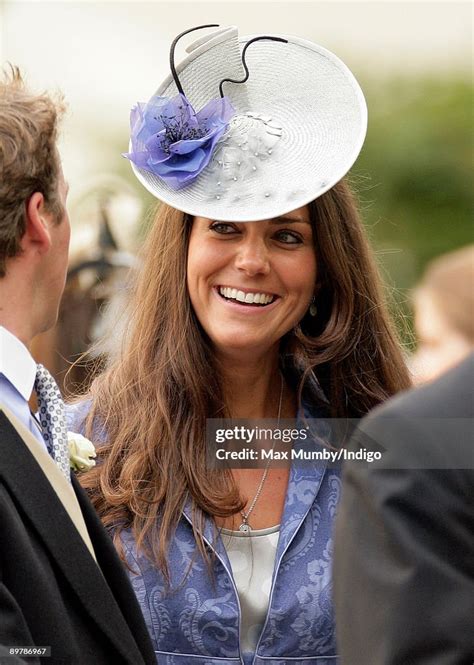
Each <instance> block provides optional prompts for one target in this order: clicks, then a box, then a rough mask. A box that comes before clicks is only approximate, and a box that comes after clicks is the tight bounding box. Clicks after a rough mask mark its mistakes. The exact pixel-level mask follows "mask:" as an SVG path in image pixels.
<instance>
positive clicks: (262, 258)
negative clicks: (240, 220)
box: [235, 238, 270, 275]
mask: <svg viewBox="0 0 474 665" xmlns="http://www.w3.org/2000/svg"><path fill="white" fill-rule="evenodd" d="M235 267H236V268H237V269H238V270H242V271H244V272H246V273H247V274H248V275H257V274H262V275H267V274H268V273H269V271H270V257H269V254H268V248H267V246H266V244H265V242H264V240H263V239H255V238H248V239H246V240H244V241H242V243H241V244H240V245H239V248H238V252H237V256H236V259H235Z"/></svg>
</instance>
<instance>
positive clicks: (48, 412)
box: [35, 364, 71, 482]
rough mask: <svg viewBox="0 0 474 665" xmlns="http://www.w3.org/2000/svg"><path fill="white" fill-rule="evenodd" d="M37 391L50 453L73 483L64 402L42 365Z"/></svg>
mask: <svg viewBox="0 0 474 665" xmlns="http://www.w3.org/2000/svg"><path fill="white" fill-rule="evenodd" d="M35 390H36V396H37V398H38V416H39V420H40V424H41V430H42V432H43V438H44V440H45V441H46V446H47V448H48V452H49V454H50V455H51V457H52V458H53V459H54V461H55V462H56V464H57V465H58V467H59V468H60V470H61V471H62V472H63V474H64V475H65V477H66V479H67V480H68V481H69V482H71V472H70V469H69V445H68V440H67V428H66V416H65V413H64V402H63V400H62V397H61V393H60V392H59V388H58V386H57V384H56V381H55V380H54V379H53V377H52V376H51V374H50V373H49V372H48V370H47V369H46V367H43V365H40V364H38V365H37V366H36V379H35Z"/></svg>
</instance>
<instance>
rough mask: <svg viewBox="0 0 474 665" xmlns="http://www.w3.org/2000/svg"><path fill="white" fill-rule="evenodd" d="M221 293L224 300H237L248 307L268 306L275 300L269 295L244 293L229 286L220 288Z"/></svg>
mask: <svg viewBox="0 0 474 665" xmlns="http://www.w3.org/2000/svg"><path fill="white" fill-rule="evenodd" d="M219 293H220V294H221V296H224V298H230V299H232V300H237V301H238V302H243V303H245V304H248V305H252V304H259V305H268V304H269V303H271V302H273V300H274V296H271V295H268V294H267V293H244V292H243V291H238V290H237V289H232V288H230V287H229V286H220V287H219Z"/></svg>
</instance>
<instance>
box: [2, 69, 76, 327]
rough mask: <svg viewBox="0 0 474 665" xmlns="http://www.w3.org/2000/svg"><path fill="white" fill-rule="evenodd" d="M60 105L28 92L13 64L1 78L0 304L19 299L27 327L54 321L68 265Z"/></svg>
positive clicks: (43, 95)
mask: <svg viewBox="0 0 474 665" xmlns="http://www.w3.org/2000/svg"><path fill="white" fill-rule="evenodd" d="M63 110H64V106H63V103H62V101H61V100H60V99H59V100H57V101H55V100H53V99H52V98H51V97H50V96H48V95H46V94H41V95H34V94H32V93H30V92H29V91H28V90H27V89H26V88H25V86H24V84H23V81H22V78H21V76H20V73H19V71H18V69H16V68H13V67H12V68H11V72H9V73H8V74H5V75H4V77H3V79H2V80H1V81H0V289H1V290H2V299H3V300H4V301H5V300H6V299H7V298H8V299H9V300H10V303H11V305H10V303H9V302H3V303H2V310H3V309H5V308H7V309H8V308H10V309H11V308H12V307H14V305H15V303H19V302H21V303H22V306H23V309H27V310H28V311H29V316H30V321H31V324H30V325H29V332H30V333H32V334H36V333H38V332H42V331H43V330H46V329H47V328H49V327H51V326H52V325H54V323H55V320H56V317H57V310H58V306H59V300H60V297H61V294H62V291H63V289H64V283H65V276H66V270H67V256H68V248H69V233H70V229H69V219H68V216H67V212H66V207H65V203H66V194H67V185H66V183H65V181H64V177H63V173H62V168H61V162H60V158H59V153H58V151H57V147H56V140H57V134H58V123H59V119H60V117H61V115H62V113H63ZM12 286H14V288H15V298H14V299H11V297H10V295H11V292H12ZM22 293H23V295H21V294H22ZM17 294H18V297H17ZM28 296H30V300H31V303H29V302H28ZM30 305H31V307H30ZM0 313H2V314H3V312H0ZM22 315H23V314H22ZM10 316H15V317H16V318H18V312H14V313H12V314H10ZM3 318H4V317H3ZM22 327H23V328H24V326H22Z"/></svg>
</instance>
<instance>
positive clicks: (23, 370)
mask: <svg viewBox="0 0 474 665" xmlns="http://www.w3.org/2000/svg"><path fill="white" fill-rule="evenodd" d="M0 374H3V376H5V378H7V379H8V381H10V383H11V384H12V385H13V386H14V387H15V388H16V389H17V390H18V392H19V393H20V395H21V396H22V397H23V398H24V399H25V400H27V401H28V400H29V399H30V397H31V393H32V392H33V386H34V384H35V378H36V362H35V360H34V359H33V356H32V355H31V353H30V352H29V351H28V349H27V348H26V346H25V345H24V344H23V342H20V340H19V339H18V337H15V335H13V334H12V333H11V332H9V331H8V330H7V329H6V328H4V327H3V326H0Z"/></svg>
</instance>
